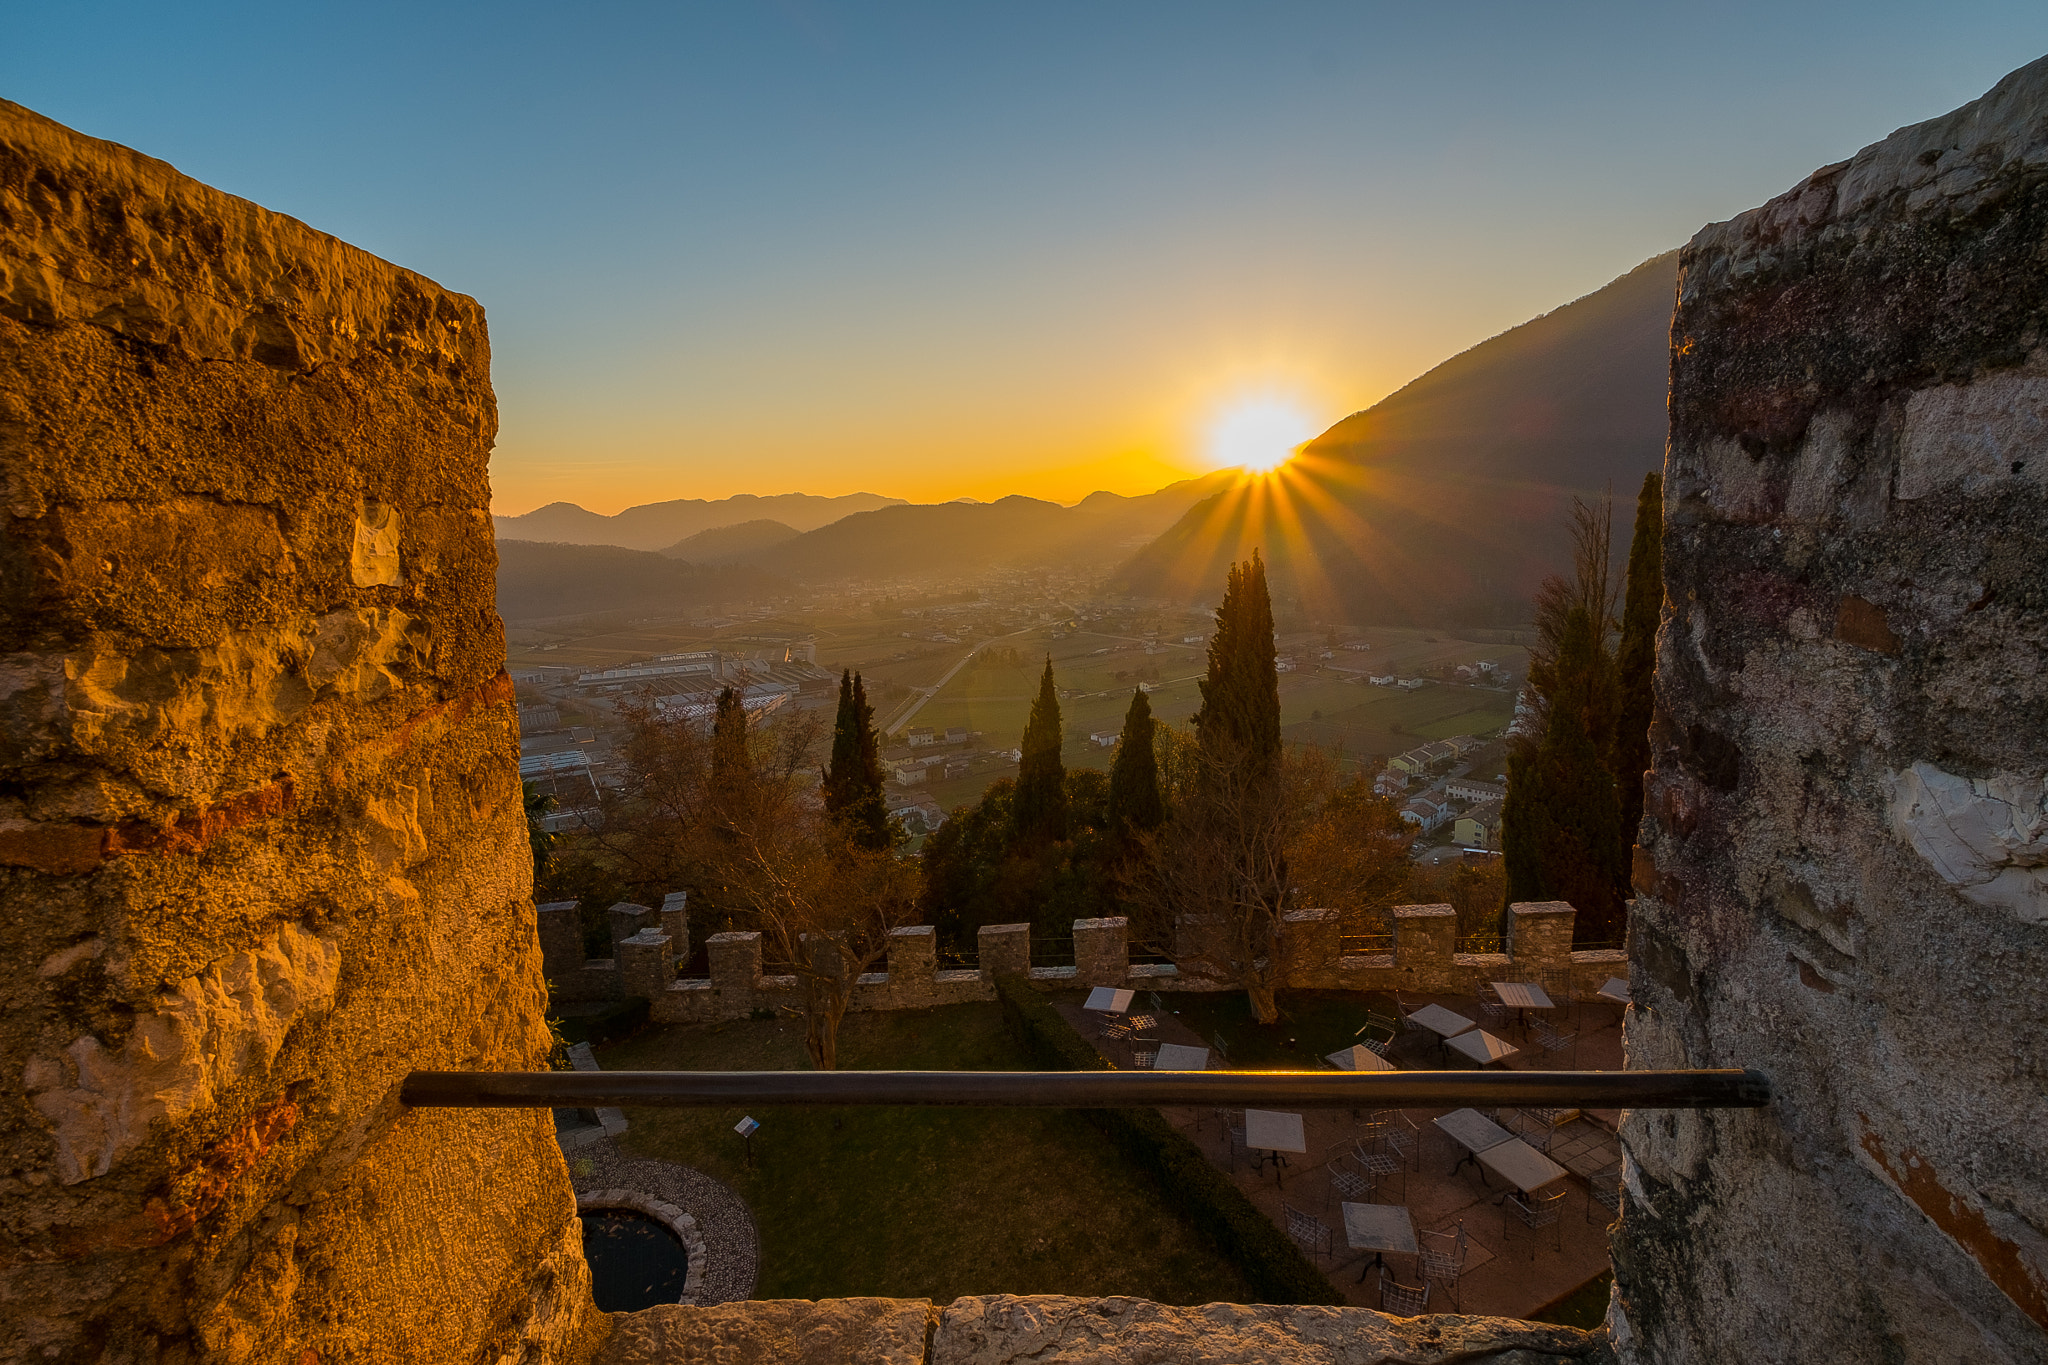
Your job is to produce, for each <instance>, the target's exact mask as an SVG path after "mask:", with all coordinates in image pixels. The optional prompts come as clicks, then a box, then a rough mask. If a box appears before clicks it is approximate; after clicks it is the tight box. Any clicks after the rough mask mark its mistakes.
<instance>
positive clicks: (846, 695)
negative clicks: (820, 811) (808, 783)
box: [824, 670, 895, 849]
mask: <svg viewBox="0 0 2048 1365" xmlns="http://www.w3.org/2000/svg"><path fill="white" fill-rule="evenodd" d="M824 786H825V809H826V810H828V811H830V812H831V813H832V814H833V815H835V816H837V817H838V818H839V820H840V822H841V823H842V824H844V825H845V826H846V828H847V832H848V833H849V834H850V835H851V837H852V838H853V841H854V843H855V844H856V845H858V846H859V847H861V848H866V849H885V848H888V847H889V846H890V845H892V844H893V843H895V831H894V830H892V829H891V828H890V827H889V807H888V803H887V802H886V801H885V800H884V799H883V797H882V749H881V740H880V737H879V736H877V735H876V733H875V708H874V707H872V706H870V705H868V694H867V688H866V687H865V686H864V685H863V684H862V682H861V677H860V675H859V674H858V673H854V672H851V671H850V670H849V671H846V672H842V673H841V674H840V677H839V715H838V718H837V719H836V720H835V721H834V722H833V726H832V762H831V766H829V767H828V768H826V770H825V784H824Z"/></svg>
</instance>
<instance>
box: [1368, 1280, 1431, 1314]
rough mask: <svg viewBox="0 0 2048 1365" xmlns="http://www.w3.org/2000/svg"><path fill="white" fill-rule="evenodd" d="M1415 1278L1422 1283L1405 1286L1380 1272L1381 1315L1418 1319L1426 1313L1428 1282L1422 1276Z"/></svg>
mask: <svg viewBox="0 0 2048 1365" xmlns="http://www.w3.org/2000/svg"><path fill="white" fill-rule="evenodd" d="M1416 1278H1418V1279H1421V1280H1422V1283H1421V1284H1418V1285H1406V1284H1402V1283H1401V1282H1400V1281H1399V1280H1397V1279H1395V1278H1393V1277H1392V1276H1391V1275H1389V1274H1387V1272H1386V1271H1384V1270H1382V1271H1381V1272H1380V1311H1381V1312H1382V1313H1392V1314H1394V1315H1395V1316H1396V1317H1403V1318H1412V1317H1418V1316H1420V1315H1421V1314H1423V1313H1426V1312H1428V1311H1429V1281H1428V1279H1427V1278H1424V1277H1422V1276H1417V1277H1416Z"/></svg>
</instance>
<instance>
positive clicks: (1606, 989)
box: [1597, 976, 1633, 1005]
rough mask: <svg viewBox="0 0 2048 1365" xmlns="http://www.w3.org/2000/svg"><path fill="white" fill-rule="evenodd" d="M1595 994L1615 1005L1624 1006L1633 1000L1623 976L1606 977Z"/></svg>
mask: <svg viewBox="0 0 2048 1365" xmlns="http://www.w3.org/2000/svg"><path fill="white" fill-rule="evenodd" d="M1597 993H1598V995H1599V996H1600V998H1601V999H1602V1000H1612V1001H1613V1002H1614V1003H1615V1004H1617V1005H1626V1004H1627V1003H1628V1002H1629V1001H1630V1000H1631V999H1632V998H1633V997H1632V996H1631V994H1630V992H1629V986H1628V978H1627V977H1625V976H1610V977H1608V978H1607V980H1606V982H1605V983H1604V984H1602V985H1601V987H1600V989H1599V991H1598V992H1597Z"/></svg>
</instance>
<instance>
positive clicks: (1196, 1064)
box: [1152, 1043, 1209, 1071]
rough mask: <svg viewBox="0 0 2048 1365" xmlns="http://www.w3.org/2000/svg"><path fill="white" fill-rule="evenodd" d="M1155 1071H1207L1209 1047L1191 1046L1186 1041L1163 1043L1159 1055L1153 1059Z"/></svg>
mask: <svg viewBox="0 0 2048 1365" xmlns="http://www.w3.org/2000/svg"><path fill="white" fill-rule="evenodd" d="M1152 1069H1153V1070H1154V1071H1207V1070H1208V1069H1209V1049H1208V1048H1205V1047H1189V1046H1188V1045H1187V1044H1186V1043H1161V1044H1160V1045H1159V1055H1158V1056H1157V1057H1154V1058H1153V1059H1152Z"/></svg>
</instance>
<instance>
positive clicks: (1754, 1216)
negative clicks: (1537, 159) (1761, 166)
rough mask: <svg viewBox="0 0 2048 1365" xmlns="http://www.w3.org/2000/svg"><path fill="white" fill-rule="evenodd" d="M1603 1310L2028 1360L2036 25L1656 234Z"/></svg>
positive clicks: (2045, 1062) (2044, 468) (2039, 713)
mask: <svg viewBox="0 0 2048 1365" xmlns="http://www.w3.org/2000/svg"><path fill="white" fill-rule="evenodd" d="M1672 357H1673V358H1672V387H1671V444H1670V449H1669V454H1668V461H1667V467H1666V473H1665V485H1664V488H1665V493H1664V496H1665V509H1666V511H1665V516H1666V522H1665V542H1664V564H1665V575H1666V579H1665V591H1666V600H1665V616H1664V623H1663V629H1662V633H1661V636H1660V641H1659V653H1658V661H1657V693H1658V713H1657V720H1656V724H1655V728H1654V731H1653V745H1654V759H1653V762H1654V769H1653V772H1652V774H1651V777H1650V781H1649V784H1648V791H1647V796H1648V800H1647V804H1646V814H1645V820H1644V825H1643V831H1642V842H1643V845H1644V847H1643V850H1642V852H1641V854H1640V855H1639V857H1638V860H1637V869H1636V878H1637V885H1638V889H1639V892H1640V893H1641V898H1640V899H1639V900H1638V902H1637V906H1636V913H1635V916H1634V918H1633V921H1632V929H1631V933H1632V945H1631V947H1632V959H1633V963H1634V982H1635V1007H1634V1009H1633V1010H1632V1011H1631V1013H1630V1017H1629V1020H1628V1024H1627V1038H1628V1051H1629V1063H1630V1065H1631V1066H1634V1067H1674V1066H1680V1067H1682V1066H1739V1065H1746V1066H1755V1067H1760V1068H1762V1069H1763V1070H1765V1071H1767V1072H1769V1073H1770V1074H1771V1076H1772V1079H1773V1081H1774V1083H1775V1087H1776V1095H1777V1098H1776V1101H1775V1102H1774V1104H1773V1106H1772V1107H1771V1108H1770V1109H1769V1110H1767V1111H1727V1112H1719V1113H1709V1112H1701V1113H1692V1114H1688V1113H1678V1112H1667V1113H1661V1114H1648V1113H1643V1114H1634V1115H1631V1116H1629V1118H1628V1119H1627V1120H1626V1122H1625V1123H1624V1125H1623V1138H1624V1143H1625V1147H1626V1152H1627V1162H1626V1174H1625V1189H1626V1194H1625V1208H1624V1215H1623V1217H1622V1220H1621V1225H1620V1231H1619V1233H1618V1235H1617V1237H1616V1240H1615V1244H1614V1254H1615V1265H1616V1273H1617V1280H1618V1288H1617V1294H1616V1299H1615V1308H1614V1316H1613V1318H1612V1323H1613V1326H1614V1329H1615V1335H1616V1339H1617V1341H1618V1342H1619V1343H1621V1348H1622V1351H1623V1354H1624V1355H1625V1356H1626V1357H1629V1358H1632V1359H1638V1360H1643V1361H1658V1362H1700V1363H1701V1365H1704V1362H1710V1361H1726V1360H1738V1359H1740V1360H1751V1361H1800V1362H1814V1361H1879V1360H1898V1361H1966V1360H1967V1361H1977V1362H1992V1361H1998V1362H2021V1361H2040V1360H2043V1359H2048V990H2044V989H2043V986H2042V977H2041V972H2042V964H2043V962H2044V961H2048V895H2044V886H2043V882H2044V877H2048V872H2044V868H2048V807H2044V803H2043V799H2044V791H2043V779H2044V775H2048V567H2044V564H2048V555H2044V549H2048V60H2044V61H2040V62H2036V63H2034V64H2032V65H2030V66H2028V67H2025V68H2023V69H2021V70H2020V71H2017V72H2015V73H2014V74H2013V75H2012V76H2009V77H2008V78H2006V80H2004V81H2003V82H2001V83H2000V84H1999V85H1998V87H1997V88H1996V89H1994V90H1993V91H1992V92H1991V93H1990V94H1988V95H1986V96H1985V97H1984V98H1983V99H1981V100H1979V101H1977V102H1975V103H1973V104H1971V105H1968V106H1966V107H1964V108H1962V109H1960V110H1958V111H1956V112H1955V113H1952V114H1949V115H1946V116H1944V117H1942V118H1938V119H1934V120H1932V121H1930V122H1928V123H1923V124H1919V125H1917V126H1914V127H1910V128H1906V129H1902V130H1900V131H1899V132H1897V133H1895V134H1893V135H1892V136H1891V137H1890V138H1888V139H1886V140H1885V141H1883V142H1881V143H1878V144H1876V145H1875V146H1872V147H1869V148H1866V149H1865V150H1864V151H1862V152H1860V153H1858V154H1857V155H1856V156H1855V157H1854V158H1852V159H1851V160H1849V161H1846V162H1843V163H1841V164H1839V165H1834V166H1828V167H1825V168H1823V169H1821V170H1819V171H1817V172H1815V173H1814V174H1813V176H1812V177H1810V178H1809V179H1808V180H1807V181H1806V182H1805V183H1803V184H1802V185H1800V186H1799V187H1797V188H1796V189H1794V190H1792V191H1791V192H1789V193H1787V194H1785V195H1782V196H1780V197H1779V198H1777V199H1775V200H1773V201H1771V202H1770V203H1769V204H1766V205H1764V206H1763V207H1762V208H1759V209H1756V210H1754V211H1752V212H1750V213H1747V214H1744V215H1743V216H1741V217H1739V218H1737V219H1734V220H1733V221H1731V222H1728V223H1723V224H1718V225H1715V226H1713V227H1709V228H1707V229H1705V230H1704V231H1702V232H1701V233H1700V234H1699V235H1698V236H1697V237H1696V238H1695V239H1694V240H1693V242H1692V244H1691V246H1690V247H1688V248H1687V250H1686V252H1685V254H1684V256H1683V258H1682V261H1681V267H1680V284H1679V301H1678V308H1677V313H1676V315H1675V317H1674V320H1673V324H1672Z"/></svg>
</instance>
